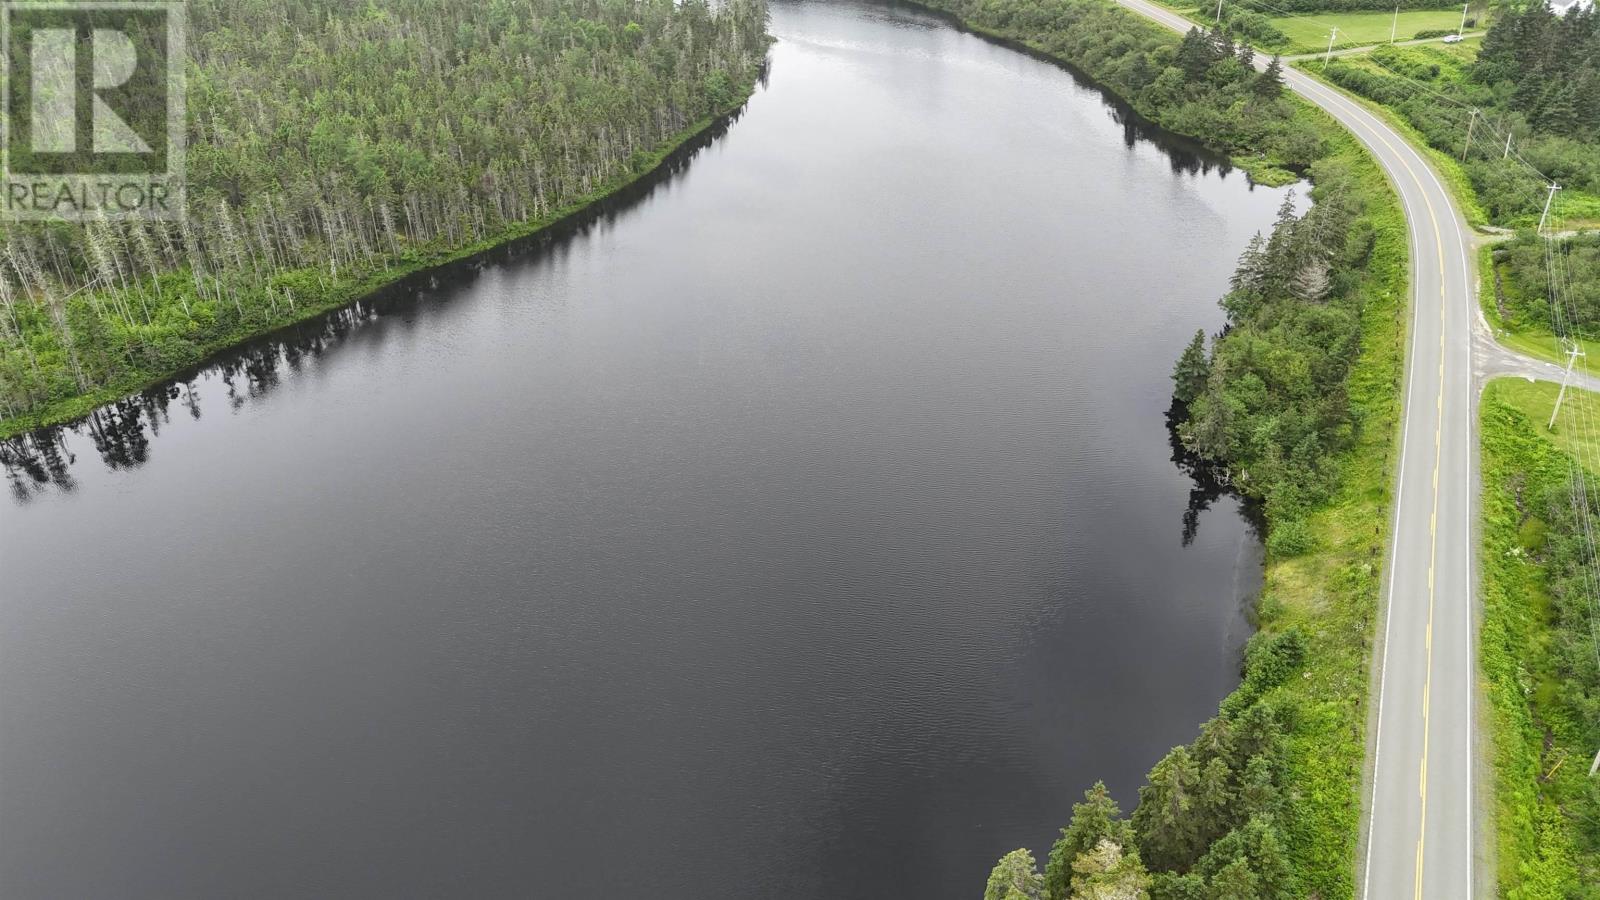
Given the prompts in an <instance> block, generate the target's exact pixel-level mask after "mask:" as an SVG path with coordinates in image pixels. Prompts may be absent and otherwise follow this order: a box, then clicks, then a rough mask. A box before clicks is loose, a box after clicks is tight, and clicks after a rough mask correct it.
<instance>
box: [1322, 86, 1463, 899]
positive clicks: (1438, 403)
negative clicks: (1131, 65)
mask: <svg viewBox="0 0 1600 900" xmlns="http://www.w3.org/2000/svg"><path fill="white" fill-rule="evenodd" d="M1307 77H1308V78H1309V77H1310V76H1307ZM1318 87H1319V88H1321V89H1324V90H1327V91H1328V93H1329V94H1330V95H1332V96H1334V97H1336V98H1337V99H1338V100H1340V101H1342V102H1345V103H1350V101H1348V100H1345V99H1344V97H1342V96H1340V95H1339V94H1338V92H1337V91H1334V90H1333V89H1331V88H1326V87H1325V86H1323V85H1321V84H1318ZM1350 105H1351V106H1352V107H1354V108H1356V109H1357V111H1358V112H1364V110H1360V108H1359V107H1357V106H1356V105H1355V104H1354V103H1350ZM1360 125H1361V127H1362V128H1363V130H1365V131H1367V132H1368V133H1369V134H1370V135H1371V137H1372V138H1373V139H1375V140H1376V141H1377V142H1379V143H1381V144H1383V145H1384V147H1386V148H1388V150H1389V152H1390V153H1392V154H1393V155H1394V158H1395V159H1396V160H1398V161H1399V162H1400V165H1401V166H1402V167H1404V168H1405V170H1406V174H1408V175H1410V176H1411V180H1412V182H1413V183H1414V184H1415V185H1416V187H1417V192H1418V193H1419V194H1421V195H1422V205H1423V207H1424V208H1425V209H1426V210H1427V212H1428V222H1429V224H1430V225H1432V226H1433V242H1434V250H1435V253H1436V255H1437V257H1438V260H1439V394H1438V396H1437V397H1436V398H1435V401H1434V412H1435V416H1436V418H1435V420H1434V425H1433V508H1432V511H1431V512H1430V513H1429V516H1428V623H1427V629H1426V631H1425V632H1424V635H1423V648H1424V659H1425V669H1424V675H1423V680H1422V759H1421V764H1420V766H1419V769H1418V794H1419V796H1420V799H1421V804H1422V815H1421V818H1420V821H1419V823H1418V826H1417V865H1416V875H1415V892H1414V893H1415V897H1416V900H1422V870H1423V859H1424V855H1425V850H1426V846H1427V840H1428V737H1429V704H1430V703H1431V701H1432V699H1433V619H1434V615H1433V613H1434V606H1435V598H1436V597H1437V591H1436V589H1435V585H1434V571H1435V568H1436V566H1437V564H1438V559H1439V467H1440V465H1441V463H1442V462H1443V459H1444V387H1445V377H1444V360H1445V349H1446V347H1445V334H1446V331H1445V321H1446V319H1447V318H1448V316H1449V309H1450V300H1449V293H1448V292H1447V291H1446V289H1445V267H1444V237H1443V234H1444V232H1443V230H1442V229H1440V227H1439V216H1438V214H1437V213H1436V212H1435V210H1434V208H1433V201H1432V200H1430V199H1428V191H1427V188H1426V187H1425V186H1424V183H1423V181H1422V179H1421V178H1420V177H1418V176H1417V172H1416V170H1415V169H1413V168H1412V167H1411V164H1410V163H1409V162H1407V161H1406V157H1405V154H1403V153H1401V152H1400V151H1399V150H1397V149H1395V146H1394V145H1393V144H1392V143H1390V142H1389V140H1388V138H1386V137H1384V135H1383V132H1382V131H1379V130H1375V129H1372V128H1370V127H1368V126H1367V125H1366V123H1360ZM1401 477H1404V474H1403V473H1402V476H1401ZM1389 602H1390V603H1393V602H1394V597H1393V595H1392V594H1391V596H1390V597H1389ZM1386 652H1387V651H1386ZM1374 777H1376V775H1374ZM1367 852H1368V854H1370V853H1371V852H1372V851H1371V849H1370V848H1369V849H1368V851H1367ZM1468 864H1469V865H1470V864H1471V863H1470V861H1469V863H1468Z"/></svg>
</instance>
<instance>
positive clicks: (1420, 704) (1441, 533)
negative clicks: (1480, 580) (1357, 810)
mask: <svg viewBox="0 0 1600 900" xmlns="http://www.w3.org/2000/svg"><path fill="white" fill-rule="evenodd" d="M1118 2H1119V3H1121V4H1122V5H1123V6H1126V7H1128V8H1129V9H1132V10H1134V11H1135V12H1138V13H1140V14H1141V15H1144V16H1147V17H1149V18H1151V19H1154V20H1156V21H1158V22H1160V23H1162V24H1164V25H1167V26H1169V27H1171V28H1174V29H1176V30H1178V31H1188V30H1189V28H1190V27H1191V23H1190V22H1189V21H1188V20H1186V19H1184V18H1183V17H1182V16H1179V15H1178V14H1176V13H1174V12H1173V11H1171V10H1169V9H1166V8H1164V7H1161V6H1157V5H1155V4H1154V3H1150V2H1147V0H1118ZM1284 76H1285V79H1286V80H1287V82H1288V84H1289V86H1290V87H1291V88H1293V89H1294V90H1295V91H1297V92H1298V93H1300V94H1301V95H1302V96H1304V97H1305V98H1306V99H1308V100H1310V101H1311V102H1312V103H1315V104H1316V105H1318V106H1320V107H1322V108H1323V109H1324V110H1326V111H1327V112H1328V113H1329V114H1330V115H1332V116H1333V117H1334V118H1335V119H1338V120H1339V121H1340V122H1341V123H1342V124H1343V125H1344V126H1345V127H1346V128H1348V129H1349V130H1350V132H1351V133H1352V134H1354V135H1355V136H1356V137H1357V138H1358V139H1360V141H1361V142H1362V143H1363V144H1365V145H1366V146H1367V148H1368V149H1370V150H1371V151H1372V154H1373V156H1375V157H1376V158H1377V160H1378V162H1379V163H1380V164H1381V165H1382V166H1383V168H1384V170H1385V171H1387V172H1388V174H1389V178H1390V179H1391V180H1392V181H1393V182H1394V185H1395V187H1396V189H1397V191H1398V193H1399V195H1400V200H1401V203H1402V204H1403V205H1404V207H1405V215H1406V220H1407V222H1408V224H1409V225H1410V232H1411V287H1412V291H1413V297H1412V300H1413V303H1412V319H1413V321H1412V330H1411V350H1410V354H1409V361H1408V369H1407V374H1406V388H1405V391H1406V393H1405V407H1404V409H1405V422H1404V425H1403V436H1402V441H1403V443H1402V449H1401V454H1400V472H1399V479H1400V480H1399V486H1398V489H1397V495H1396V503H1395V519H1394V544H1393V546H1392V547H1391V548H1390V554H1391V555H1390V565H1389V570H1388V571H1389V581H1388V585H1387V590H1386V598H1385V599H1386V604H1385V606H1386V609H1385V618H1384V622H1383V624H1382V627H1383V634H1382V636H1381V643H1380V645H1379V650H1378V651H1377V652H1378V654H1379V665H1380V666H1381V668H1380V672H1381V674H1380V675H1379V685H1378V688H1377V690H1378V697H1377V702H1378V706H1377V714H1376V719H1375V722H1374V724H1373V727H1372V729H1371V731H1370V733H1369V746H1370V752H1369V753H1368V765H1369V767H1370V773H1371V779H1372V789H1371V790H1372V792H1371V794H1370V795H1369V796H1368V797H1367V798H1366V807H1367V808H1366V810H1365V818H1364V823H1365V826H1366V827H1365V829H1364V831H1365V835H1364V837H1365V840H1364V842H1363V844H1364V852H1363V854H1362V857H1361V859H1360V861H1359V865H1360V869H1359V870H1358V872H1357V884H1358V888H1357V890H1358V892H1359V894H1360V896H1362V897H1365V898H1372V900H1406V898H1423V897H1427V898H1440V900H1463V898H1472V897H1475V896H1478V894H1479V893H1480V891H1481V886H1480V885H1478V884H1476V883H1475V881H1476V879H1474V872H1475V871H1476V869H1477V868H1478V865H1477V854H1476V852H1475V851H1476V849H1477V847H1478V841H1477V840H1476V838H1475V826H1474V822H1473V814H1474V803H1473V749H1474V746H1475V745H1474V741H1473V722H1472V716H1473V709H1474V700H1475V698H1474V674H1475V672H1476V668H1475V665H1474V658H1475V651H1474V632H1473V596H1474V595H1473V578H1472V565H1473V544H1472V541H1473V507H1474V503H1473V489H1474V487H1473V486H1474V470H1473V465H1474V460H1475V459H1476V446H1475V443H1476V442H1475V434H1474V430H1473V424H1472V415H1473V393H1472V391H1473V372H1472V358H1471V355H1472V323H1473V320H1474V319H1475V317H1476V312H1475V310H1476V303H1475V298H1474V290H1475V278H1474V273H1473V260H1474V254H1473V249H1472V235H1471V232H1470V230H1469V229H1468V227H1467V224H1466V222H1465V220H1464V219H1463V218H1462V216H1461V214H1460V212H1459V211H1458V210H1457V209H1456V207H1455V204H1454V202H1453V201H1452V199H1451V197H1450V194H1449V192H1448V191H1447V190H1446V189H1445V187H1444V185H1443V184H1442V183H1441V182H1440V181H1439V178H1438V177H1437V176H1436V175H1435V173H1434V172H1433V170H1432V169H1431V168H1430V167H1429V165H1428V163H1427V162H1426V161H1425V160H1423V158H1422V157H1421V155H1420V154H1419V153H1417V152H1416V151H1415V150H1413V149H1412V148H1411V146H1410V145H1409V144H1407V143H1406V141H1405V140H1404V139H1403V138H1402V137H1400V135H1399V134H1397V133H1395V131H1394V130H1393V129H1391V128H1390V127H1389V126H1388V125H1386V124H1384V122H1383V121H1382V120H1380V119H1379V118H1378V117H1377V116H1375V115H1373V114H1372V113H1370V112H1368V111H1367V110H1366V108H1364V107H1362V106H1360V105H1358V104H1357V103H1355V102H1353V101H1351V100H1350V99H1349V98H1348V97H1346V96H1345V95H1344V94H1341V93H1339V92H1338V91H1335V90H1333V89H1332V88H1329V87H1327V86H1326V85H1323V84H1321V83H1320V82H1318V81H1316V80H1314V79H1312V78H1311V77H1310V76H1308V75H1305V74H1304V73H1301V72H1298V71H1294V70H1292V69H1291V70H1288V71H1286V72H1285V73H1284Z"/></svg>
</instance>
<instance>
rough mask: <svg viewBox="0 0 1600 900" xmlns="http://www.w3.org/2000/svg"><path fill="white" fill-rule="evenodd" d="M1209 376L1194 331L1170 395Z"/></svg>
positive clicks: (1185, 397) (1190, 394) (1183, 398)
mask: <svg viewBox="0 0 1600 900" xmlns="http://www.w3.org/2000/svg"><path fill="white" fill-rule="evenodd" d="M1210 376H1211V361H1210V360H1209V359H1208V358H1207V357H1206V333H1205V331H1203V330H1202V331H1196V332H1195V333H1194V340H1192V341H1190V342H1189V346H1187V347H1185V348H1183V354H1182V355H1181V356H1179V357H1178V364H1177V365H1176V366H1175V367H1173V370H1172V384H1173V389H1172V396H1173V398H1174V399H1176V400H1177V401H1178V402H1179V403H1182V404H1184V405H1185V406H1187V405H1189V404H1190V403H1193V402H1194V399H1195V398H1196V397H1198V396H1200V392H1201V391H1203V390H1205V389H1206V379H1207V378H1209V377H1210ZM1080 852H1081V851H1080Z"/></svg>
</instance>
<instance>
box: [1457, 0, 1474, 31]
mask: <svg viewBox="0 0 1600 900" xmlns="http://www.w3.org/2000/svg"><path fill="white" fill-rule="evenodd" d="M1471 5H1472V0H1467V2H1465V3H1463V4H1461V27H1460V28H1457V29H1456V37H1460V36H1461V32H1463V31H1466V30H1467V7H1469V6H1471Z"/></svg>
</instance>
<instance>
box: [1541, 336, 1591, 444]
mask: <svg viewBox="0 0 1600 900" xmlns="http://www.w3.org/2000/svg"><path fill="white" fill-rule="evenodd" d="M1582 355H1583V346H1582V345H1581V344H1579V343H1578V342H1577V340H1573V342H1572V346H1571V347H1569V348H1567V374H1565V375H1563V376H1561V390H1559V391H1556V408H1555V409H1552V410H1551V411H1550V424H1548V425H1546V426H1545V427H1544V430H1545V431H1554V430H1555V429H1556V416H1557V415H1558V414H1559V413H1560V412H1561V398H1563V397H1565V396H1566V395H1567V382H1569V381H1571V380H1572V364H1573V363H1575V362H1577V361H1578V357H1580V356H1582Z"/></svg>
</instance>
